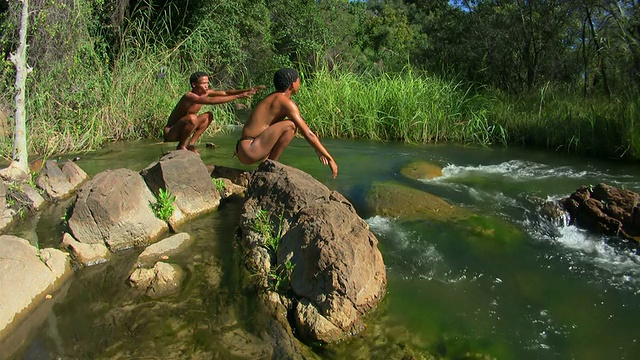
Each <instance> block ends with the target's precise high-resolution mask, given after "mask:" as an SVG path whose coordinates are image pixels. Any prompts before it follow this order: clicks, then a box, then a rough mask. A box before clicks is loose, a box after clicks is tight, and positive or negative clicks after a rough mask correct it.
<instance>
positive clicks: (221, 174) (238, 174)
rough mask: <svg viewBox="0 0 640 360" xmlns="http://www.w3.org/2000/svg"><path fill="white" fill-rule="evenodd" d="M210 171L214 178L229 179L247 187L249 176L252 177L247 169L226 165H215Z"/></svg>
mask: <svg viewBox="0 0 640 360" xmlns="http://www.w3.org/2000/svg"><path fill="white" fill-rule="evenodd" d="M210 173H211V177H212V178H224V179H229V180H231V182H232V183H234V184H236V185H239V186H242V187H245V188H246V187H247V186H249V178H250V177H251V174H250V173H249V172H247V171H244V170H240V169H234V168H230V167H225V166H214V167H213V169H212V170H210Z"/></svg>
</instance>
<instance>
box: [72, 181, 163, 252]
mask: <svg viewBox="0 0 640 360" xmlns="http://www.w3.org/2000/svg"><path fill="white" fill-rule="evenodd" d="M155 202H156V199H155V197H154V196H153V194H152V193H151V191H150V190H149V188H148V187H147V185H146V184H145V182H144V180H143V179H142V177H141V176H140V174H138V173H137V172H135V171H133V170H129V169H115V170H107V171H104V172H101V173H99V174H97V175H96V176H95V177H94V178H93V179H91V180H90V181H88V182H87V183H85V184H84V185H83V186H82V188H81V189H80V191H78V197H77V199H76V201H75V203H74V205H73V214H72V215H71V218H70V219H69V229H70V230H71V234H72V235H73V237H74V238H75V239H76V240H77V241H79V242H81V243H84V244H102V243H105V244H106V245H107V246H108V247H109V249H110V250H111V251H117V250H122V249H125V248H130V247H133V246H141V245H147V244H149V243H152V242H154V241H155V240H156V239H157V238H158V237H159V236H160V235H161V234H162V233H164V232H166V231H167V230H168V226H167V223H165V222H164V221H162V220H160V219H158V218H156V216H155V215H154V213H153V211H152V210H151V206H150V204H154V203H155Z"/></svg>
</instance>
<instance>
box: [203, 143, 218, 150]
mask: <svg viewBox="0 0 640 360" xmlns="http://www.w3.org/2000/svg"><path fill="white" fill-rule="evenodd" d="M205 146H206V148H207V149H215V148H217V147H218V146H217V145H216V144H214V143H206V144H205Z"/></svg>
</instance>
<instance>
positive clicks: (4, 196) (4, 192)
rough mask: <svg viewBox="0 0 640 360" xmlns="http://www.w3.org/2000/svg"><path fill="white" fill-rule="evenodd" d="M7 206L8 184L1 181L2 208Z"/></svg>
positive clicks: (0, 208) (0, 205)
mask: <svg viewBox="0 0 640 360" xmlns="http://www.w3.org/2000/svg"><path fill="white" fill-rule="evenodd" d="M6 207H7V184H5V183H4V181H0V210H4V208H6Z"/></svg>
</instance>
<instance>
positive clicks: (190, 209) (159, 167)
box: [141, 150, 220, 228]
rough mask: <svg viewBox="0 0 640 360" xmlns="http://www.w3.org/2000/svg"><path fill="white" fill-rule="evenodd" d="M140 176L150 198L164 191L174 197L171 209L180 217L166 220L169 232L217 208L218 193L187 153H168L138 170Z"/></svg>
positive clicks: (204, 170)
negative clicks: (148, 191)
mask: <svg viewBox="0 0 640 360" xmlns="http://www.w3.org/2000/svg"><path fill="white" fill-rule="evenodd" d="M141 174H142V176H143V177H144V180H145V181H146V183H147V185H148V186H149V189H151V191H152V192H153V193H154V194H158V192H159V189H164V190H168V191H169V192H170V193H171V194H172V195H174V196H175V202H174V206H175V207H176V210H179V211H180V212H181V216H176V217H175V218H173V219H170V221H169V222H170V224H171V226H172V227H173V228H175V227H177V226H179V225H180V224H181V223H183V222H184V221H187V220H189V219H192V218H195V217H196V216H198V215H201V214H204V213H206V212H209V211H212V210H215V209H217V208H218V205H220V193H219V192H218V191H217V190H216V188H215V186H214V184H213V181H212V180H211V177H210V176H209V172H208V171H207V167H206V165H205V164H204V163H203V162H202V159H201V158H200V157H199V156H198V155H196V154H195V153H193V152H191V151H188V150H175V151H172V152H170V153H169V154H167V155H165V156H164V157H162V158H161V159H160V161H158V162H156V163H154V164H151V165H150V166H149V167H147V168H146V169H144V170H142V172H141Z"/></svg>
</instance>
